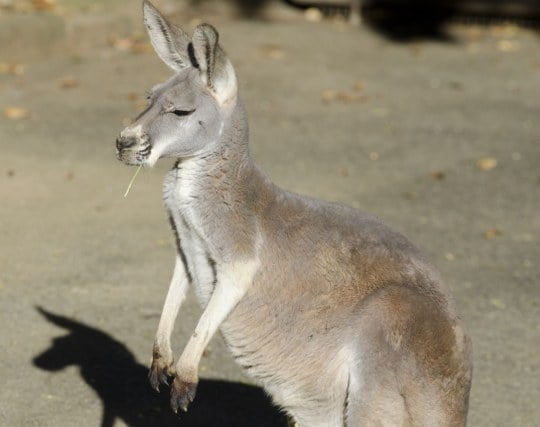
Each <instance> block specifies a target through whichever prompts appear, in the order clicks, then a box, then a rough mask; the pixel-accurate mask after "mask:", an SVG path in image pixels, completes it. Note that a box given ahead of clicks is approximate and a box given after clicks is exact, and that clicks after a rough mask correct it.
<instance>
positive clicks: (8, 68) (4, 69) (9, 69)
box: [0, 62, 24, 76]
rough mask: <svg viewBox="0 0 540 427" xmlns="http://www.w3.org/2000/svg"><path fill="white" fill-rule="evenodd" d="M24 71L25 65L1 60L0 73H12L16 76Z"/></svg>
mask: <svg viewBox="0 0 540 427" xmlns="http://www.w3.org/2000/svg"><path fill="white" fill-rule="evenodd" d="M22 73H24V65H21V64H8V63H6V62H0V74H12V75H14V76H20V75H21V74H22Z"/></svg>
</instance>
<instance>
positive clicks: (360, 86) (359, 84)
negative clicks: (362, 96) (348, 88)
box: [353, 81, 364, 92]
mask: <svg viewBox="0 0 540 427" xmlns="http://www.w3.org/2000/svg"><path fill="white" fill-rule="evenodd" d="M353 89H354V90H355V91H357V92H362V91H363V90H364V83H363V82H361V81H357V82H356V83H355V84H354V86H353Z"/></svg>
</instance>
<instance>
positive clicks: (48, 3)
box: [32, 0, 56, 10]
mask: <svg viewBox="0 0 540 427" xmlns="http://www.w3.org/2000/svg"><path fill="white" fill-rule="evenodd" d="M32 7H33V8H34V9H36V10H51V9H54V8H55V7H56V2H55V0H32Z"/></svg>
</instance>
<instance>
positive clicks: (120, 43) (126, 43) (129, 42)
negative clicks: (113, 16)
mask: <svg viewBox="0 0 540 427" xmlns="http://www.w3.org/2000/svg"><path fill="white" fill-rule="evenodd" d="M134 43H135V41H134V40H133V39H132V38H131V37H122V38H116V37H110V38H109V44H110V45H111V46H112V47H114V48H115V49H116V50H119V51H121V52H127V51H129V50H130V49H131V48H132V47H133V45H134Z"/></svg>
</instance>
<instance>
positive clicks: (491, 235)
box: [484, 227, 502, 240]
mask: <svg viewBox="0 0 540 427" xmlns="http://www.w3.org/2000/svg"><path fill="white" fill-rule="evenodd" d="M500 235H502V231H501V230H499V229H498V228H495V227H491V228H488V229H486V230H485V231H484V237H485V238H486V239H488V240H491V239H495V238H496V237H499V236H500Z"/></svg>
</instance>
